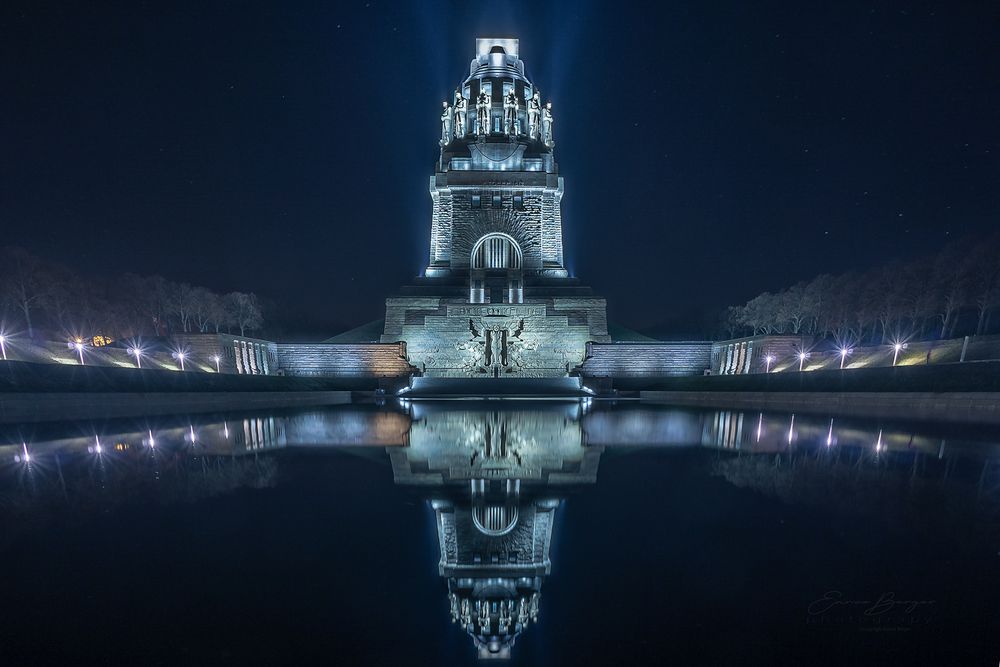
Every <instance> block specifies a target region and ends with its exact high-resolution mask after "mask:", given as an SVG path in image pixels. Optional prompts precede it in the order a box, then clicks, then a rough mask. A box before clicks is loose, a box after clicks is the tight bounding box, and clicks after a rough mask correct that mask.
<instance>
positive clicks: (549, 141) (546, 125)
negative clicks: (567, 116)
mask: <svg viewBox="0 0 1000 667" xmlns="http://www.w3.org/2000/svg"><path fill="white" fill-rule="evenodd" d="M542 141H544V142H545V145H546V146H548V147H549V148H552V147H553V146H555V143H556V142H555V139H553V138H552V102H546V103H545V108H544V109H542Z"/></svg>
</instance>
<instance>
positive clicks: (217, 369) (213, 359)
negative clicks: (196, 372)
mask: <svg viewBox="0 0 1000 667" xmlns="http://www.w3.org/2000/svg"><path fill="white" fill-rule="evenodd" d="M212 361H214V362H215V372H216V373H221V372H222V371H221V370H219V361H220V360H219V355H215V356H214V357H212Z"/></svg>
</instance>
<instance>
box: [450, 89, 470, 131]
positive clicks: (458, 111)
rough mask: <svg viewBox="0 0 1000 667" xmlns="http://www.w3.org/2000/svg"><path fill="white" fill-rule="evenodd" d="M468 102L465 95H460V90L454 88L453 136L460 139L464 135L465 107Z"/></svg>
mask: <svg viewBox="0 0 1000 667" xmlns="http://www.w3.org/2000/svg"><path fill="white" fill-rule="evenodd" d="M467 105H468V102H467V101H466V99H465V96H464V95H462V91H461V90H459V89H457V88H456V89H455V122H454V123H453V125H454V126H455V137H456V138H457V139H461V138H462V137H464V136H465V109H466V106H467Z"/></svg>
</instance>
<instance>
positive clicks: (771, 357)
mask: <svg viewBox="0 0 1000 667" xmlns="http://www.w3.org/2000/svg"><path fill="white" fill-rule="evenodd" d="M764 361H765V363H766V364H767V370H765V371H764V372H765V373H770V372H771V364H772V363H774V355H773V354H769V355H767V356H766V357H764Z"/></svg>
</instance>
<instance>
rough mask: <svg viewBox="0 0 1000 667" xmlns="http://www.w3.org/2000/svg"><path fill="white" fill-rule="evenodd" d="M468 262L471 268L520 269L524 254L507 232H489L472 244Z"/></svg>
mask: <svg viewBox="0 0 1000 667" xmlns="http://www.w3.org/2000/svg"><path fill="white" fill-rule="evenodd" d="M469 264H470V266H471V267H472V269H473V270H487V271H488V270H491V269H517V270H519V269H521V267H522V266H523V265H524V254H523V253H522V252H521V246H520V245H519V244H518V243H517V241H515V240H514V238H513V237H512V236H510V235H509V234H504V233H503V232H491V233H489V234H486V235H484V236H482V237H480V239H479V240H478V241H476V243H475V245H474V246H472V255H471V257H470V258H469Z"/></svg>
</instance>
